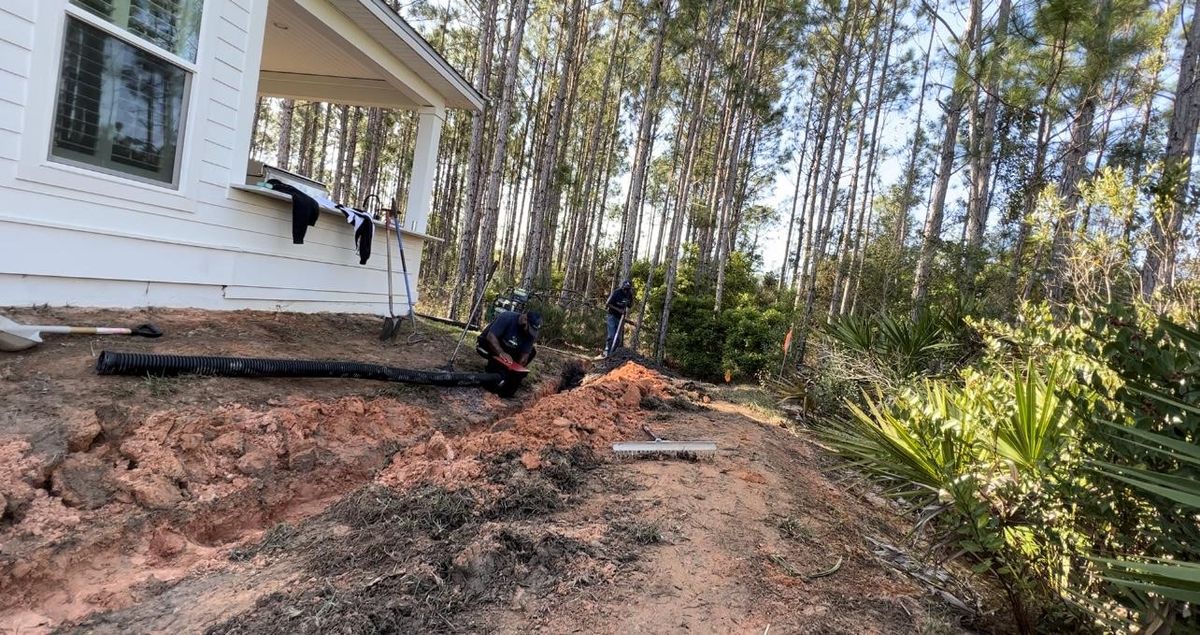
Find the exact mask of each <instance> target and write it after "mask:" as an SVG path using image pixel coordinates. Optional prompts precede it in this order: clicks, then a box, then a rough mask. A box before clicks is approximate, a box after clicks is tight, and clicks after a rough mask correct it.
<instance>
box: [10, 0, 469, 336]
mask: <svg viewBox="0 0 1200 635" xmlns="http://www.w3.org/2000/svg"><path fill="white" fill-rule="evenodd" d="M260 94H261V95H269V96H279V97H291V98H298V99H310V100H320V101H327V102H336V103H345V104H353V105H364V106H384V107H389V108H406V109H413V110H416V111H418V112H419V116H418V121H419V123H418V128H417V134H416V151H415V156H414V157H413V159H414V161H413V169H412V176H411V183H410V184H409V187H408V192H409V194H408V200H407V202H406V204H405V205H404V212H405V213H404V217H403V218H404V221H403V222H404V229H403V232H402V236H403V244H404V253H405V255H406V260H407V263H408V266H409V275H410V282H411V285H410V286H411V287H412V289H413V293H414V294H415V293H416V280H417V275H418V268H419V266H420V262H421V251H422V248H423V245H424V242H425V241H428V240H436V239H434V238H432V237H430V236H427V235H425V233H424V232H425V227H426V221H427V218H428V213H429V207H430V200H431V192H432V187H433V180H434V173H435V165H436V160H437V149H438V139H439V136H440V132H441V126H442V122H443V119H444V117H445V112H446V109H448V108H459V109H469V110H478V109H480V108H482V106H483V99H482V97H481V96H480V95H479V94H478V93H477V92H476V91H475V90H474V89H473V88H472V87H471V85H470V84H469V83H468V82H467V81H465V80H464V79H463V78H462V76H461V75H459V74H458V72H456V71H455V70H454V69H453V68H452V67H451V66H450V65H449V64H448V63H447V62H446V61H445V60H444V59H443V58H442V57H441V56H440V55H439V54H438V53H437V52H436V51H434V50H433V48H432V47H431V46H430V45H429V44H428V43H427V42H426V41H425V40H423V39H422V38H421V37H420V36H418V35H417V33H416V32H415V31H414V30H413V29H412V28H411V27H410V26H409V25H408V24H407V23H405V22H404V20H402V19H401V18H400V17H399V16H398V15H397V14H396V13H395V12H394V11H392V9H391V8H389V7H388V5H387V4H386V3H385V2H384V1H383V0H3V2H0V306H12V305H18V306H19V305H33V304H50V305H52V306H53V305H74V306H104V307H139V306H163V307H200V308H209V309H241V308H251V309H267V310H275V309H278V310H289V311H346V312H370V313H383V312H386V310H387V274H386V258H385V252H384V250H385V244H386V243H385V242H384V232H383V231H382V226H378V227H376V232H375V238H374V242H373V244H372V245H373V248H372V251H373V255H372V257H371V259H370V261H369V262H368V263H367V264H366V265H360V264H359V259H358V256H357V255H356V252H355V247H354V240H353V227H352V226H350V225H348V224H347V223H346V221H345V219H344V218H343V217H342V216H341V215H340V214H336V213H334V212H332V211H329V213H322V214H321V215H320V218H319V220H318V222H317V224H316V226H315V227H311V228H309V229H308V232H307V235H306V236H305V240H304V244H293V241H292V208H291V203H290V200H289V197H288V196H286V195H283V194H280V193H277V192H273V191H269V190H263V189H260V188H258V187H255V186H254V185H247V183H251V184H252V183H254V182H255V179H254V178H253V177H248V176H247V171H248V167H247V166H248V155H249V149H250V136H251V127H252V126H253V119H254V109H255V102H256V97H257V96H258V95H260ZM392 238H393V241H394V240H395V237H394V235H393V236H392ZM394 249H395V248H394V246H393V254H395V251H394ZM395 267H396V274H395V277H394V280H393V281H394V283H395V285H396V286H395V288H396V290H397V312H398V313H404V312H407V311H406V309H407V305H406V304H405V302H404V292H403V289H404V286H403V282H402V280H401V279H400V275H399V259H398V258H397V259H396V263H395Z"/></svg>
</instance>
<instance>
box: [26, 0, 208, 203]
mask: <svg viewBox="0 0 1200 635" xmlns="http://www.w3.org/2000/svg"><path fill="white" fill-rule="evenodd" d="M206 4H208V2H206V0H200V34H199V35H203V31H204V8H205V5H206ZM72 19H76V20H79V23H80V24H83V25H84V26H85V28H86V26H91V28H94V29H97V30H98V31H101V32H103V34H104V35H107V36H109V37H113V38H115V40H116V41H119V42H122V43H125V44H128V46H131V47H133V48H137V49H138V50H142V52H143V53H146V54H150V55H154V56H155V58H158V59H161V60H163V61H166V62H167V64H170V65H174V66H175V67H178V68H180V70H181V71H184V91H182V98H181V100H180V107H181V108H182V113H181V115H180V118H179V119H180V127H181V130H179V132H178V134H176V139H175V157H174V164H173V166H172V172H170V181H164V180H161V179H154V178H150V176H144V175H142V174H134V173H131V172H125V170H121V169H118V168H113V167H108V166H100V164H96V163H89V162H88V161H82V160H78V158H72V157H70V156H64V155H60V154H55V152H54V150H55V146H54V126H55V125H56V121H58V107H59V95H60V91H61V89H62V79H64V78H62V61H64V55H65V47H66V37H67V29H68V24H70V20H72ZM56 43H58V56H56V59H55V79H54V89H53V91H52V92H50V100H52V101H50V103H52V106H50V115H49V130H48V134H47V136H46V150H44V151H46V160H47V161H48V162H50V163H55V164H61V166H70V167H72V168H77V169H80V170H85V172H91V173H96V174H103V175H108V176H113V178H115V179H120V180H124V181H134V182H138V184H143V185H148V186H151V187H157V188H163V190H168V191H172V192H179V191H180V190H181V187H182V176H184V162H185V158H186V148H187V144H188V143H190V140H191V137H192V136H191V133H190V131H191V128H192V124H193V120H192V107H193V103H192V85H193V83H194V79H196V76H197V74H198V73H199V66H198V65H197V62H191V61H188V60H186V59H184V58H180V56H179V55H176V54H174V53H172V52H169V50H167V49H164V48H162V47H158V46H157V44H154V43H151V42H148V41H145V40H143V38H140V37H138V36H137V35H134V34H132V32H128V31H126V30H125V29H121V28H120V26H118V25H115V24H113V23H110V22H108V20H106V19H103V18H101V17H100V16H96V14H95V13H92V12H90V11H88V10H85V8H83V7H79V6H77V5H74V4H72V2H71V1H70V0H66V4H65V6H64V18H62V26H61V29H59V37H58V42H56ZM200 48H202V47H200V38H199V37H198V41H197V53H196V59H197V61H199V60H200V53H202V52H200Z"/></svg>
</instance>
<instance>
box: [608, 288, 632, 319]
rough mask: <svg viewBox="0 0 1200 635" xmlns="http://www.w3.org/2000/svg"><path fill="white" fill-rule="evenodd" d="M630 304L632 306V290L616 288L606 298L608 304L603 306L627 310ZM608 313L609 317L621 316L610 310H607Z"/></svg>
mask: <svg viewBox="0 0 1200 635" xmlns="http://www.w3.org/2000/svg"><path fill="white" fill-rule="evenodd" d="M631 304H633V289H625V288H623V287H617V288H616V290H614V291H613V292H612V295H610V296H608V302H606V303H605V306H608V305H612V306H618V307H621V308H622V309H626V310H628V309H629V305H631ZM608 313H609V315H617V316H619V315H621V314H620V313H619V312H617V311H613V310H612V309H609V310H608Z"/></svg>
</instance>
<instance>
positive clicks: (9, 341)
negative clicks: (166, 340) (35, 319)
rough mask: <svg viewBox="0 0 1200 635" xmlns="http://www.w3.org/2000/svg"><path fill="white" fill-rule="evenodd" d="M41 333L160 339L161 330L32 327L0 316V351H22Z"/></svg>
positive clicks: (37, 341)
mask: <svg viewBox="0 0 1200 635" xmlns="http://www.w3.org/2000/svg"><path fill="white" fill-rule="evenodd" d="M42 333H63V334H65V335H135V336H137V337H150V338H154V337H162V334H163V333H162V330H161V329H159V328H158V327H157V326H154V325H153V324H141V325H138V326H135V327H133V328H131V329H126V328H114V327H106V326H34V325H30V324H19V323H17V322H13V321H12V320H10V319H8V318H6V317H3V316H0V351H9V352H12V351H23V350H25V349H27V348H33V347H34V346H37V345H38V344H41V343H42Z"/></svg>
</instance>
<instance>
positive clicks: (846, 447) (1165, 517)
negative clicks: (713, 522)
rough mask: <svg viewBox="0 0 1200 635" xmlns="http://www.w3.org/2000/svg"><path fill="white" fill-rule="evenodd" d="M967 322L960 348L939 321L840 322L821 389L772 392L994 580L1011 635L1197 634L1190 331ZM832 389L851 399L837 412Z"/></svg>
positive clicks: (1199, 346)
mask: <svg viewBox="0 0 1200 635" xmlns="http://www.w3.org/2000/svg"><path fill="white" fill-rule="evenodd" d="M926 320H928V321H926ZM964 322H965V323H966V324H967V325H968V326H969V327H970V330H971V331H972V332H973V335H970V336H968V338H967V339H964V338H963V337H962V335H961V333H962V332H961V331H958V332H957V333H958V334H956V331H955V330H953V329H952V327H950V326H947V325H937V324H936V322H935V320H934V319H933V318H918V319H917V320H907V321H905V320H899V319H892V318H883V319H880V320H876V321H871V320H859V319H853V318H852V319H843V320H842V321H841V322H839V323H836V324H834V325H833V326H832V327H831V328H830V329H829V336H828V338H827V340H826V345H827V346H828V349H827V352H826V355H825V357H824V358H823V367H822V368H821V369H820V370H825V371H830V369H833V370H832V372H828V376H827V377H825V378H823V379H822V378H819V377H817V376H814V375H809V376H801V377H799V378H796V379H794V380H792V383H786V382H783V383H779V384H777V385H775V388H776V391H777V393H778V394H779V396H780V397H781V398H785V399H789V400H800V401H801V402H802V403H804V404H805V405H806V406H808V407H809V408H810V411H811V412H814V413H816V414H817V416H815V417H812V418H811V419H810V423H811V424H812V426H813V429H814V433H815V435H816V437H817V438H818V439H819V440H820V441H821V442H822V443H823V444H825V445H826V446H827V447H829V448H831V449H832V450H833V451H834V452H836V453H837V454H839V455H841V456H842V457H844V458H845V459H846V461H847V465H848V466H851V467H853V468H855V469H858V470H862V471H865V472H866V473H868V474H870V475H871V476H872V477H873V478H875V479H876V480H877V481H878V482H879V483H880V484H881V485H882V487H883V488H884V490H885V492H886V493H887V494H888V495H890V496H891V497H893V498H895V499H897V500H899V501H901V502H902V503H903V504H904V505H905V506H907V508H908V509H910V510H912V513H913V514H914V517H915V519H916V520H915V522H916V527H917V529H918V530H919V531H922V532H927V533H928V534H930V536H929V538H931V540H930V542H931V543H932V544H937V545H940V546H942V548H941V551H942V553H943V555H944V556H945V557H947V558H952V557H963V558H965V559H966V560H967V561H968V562H969V563H970V564H971V565H972V567H973V569H974V571H975V572H977V573H978V574H980V575H985V576H988V577H990V578H991V579H993V580H995V581H996V582H997V583H998V585H999V587H1000V588H1001V589H1002V590H1003V592H1004V594H1005V596H1006V598H1007V599H1008V602H1009V604H1010V605H1011V608H1012V616H1013V620H1012V624H1013V625H1014V626H1015V628H1016V629H1017V630H1018V631H1020V632H1023V633H1031V632H1035V631H1043V632H1045V631H1053V632H1062V631H1093V630H1094V631H1122V630H1137V631H1139V632H1155V633H1159V632H1170V631H1171V630H1172V629H1174V628H1179V627H1182V626H1183V625H1184V624H1185V623H1188V622H1189V621H1190V620H1194V615H1193V612H1194V610H1195V608H1194V607H1195V605H1196V604H1197V603H1198V602H1200V564H1197V563H1200V541H1198V540H1197V538H1200V532H1198V530H1197V525H1196V521H1195V519H1196V513H1197V509H1200V445H1198V442H1200V389H1197V387H1196V386H1195V385H1194V379H1195V378H1196V377H1200V332H1198V331H1197V330H1195V329H1194V328H1185V327H1183V326H1180V325H1178V324H1175V323H1173V322H1171V321H1169V320H1167V319H1165V318H1163V319H1160V318H1154V317H1152V316H1150V315H1148V314H1146V313H1145V312H1141V313H1139V312H1138V311H1137V310H1135V309H1130V308H1121V307H1113V308H1110V309H1107V310H1104V311H1098V312H1096V314H1095V315H1093V316H1091V317H1087V316H1084V315H1083V314H1082V313H1079V314H1076V315H1074V316H1070V317H1067V318H1062V317H1060V318H1056V317H1055V316H1053V315H1052V314H1051V312H1050V311H1049V309H1048V308H1046V307H1026V308H1025V309H1023V311H1022V313H1021V315H1020V317H1019V319H1018V320H1017V321H1016V322H1015V323H1014V324H1005V323H1001V322H995V321H987V320H972V319H966V320H964ZM889 331H890V332H889ZM900 331H904V332H900ZM971 342H973V343H971ZM964 346H973V347H975V351H974V352H972V353H971V354H970V355H964V354H963V353H962V347H964ZM822 382H824V384H822ZM830 385H841V386H842V387H843V388H853V389H855V391H856V392H852V393H849V394H851V395H855V394H857V396H851V397H849V398H843V400H842V404H841V407H838V406H837V405H836V403H834V402H833V401H832V400H830V399H829V396H830V392H832V391H829V390H828V388H827V387H828V386H830ZM845 394H847V393H843V395H845Z"/></svg>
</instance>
